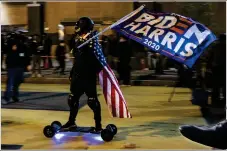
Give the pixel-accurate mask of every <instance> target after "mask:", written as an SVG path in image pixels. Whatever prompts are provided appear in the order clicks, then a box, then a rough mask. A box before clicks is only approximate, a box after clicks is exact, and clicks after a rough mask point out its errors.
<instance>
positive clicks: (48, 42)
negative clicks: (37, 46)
mask: <svg viewBox="0 0 227 151" xmlns="http://www.w3.org/2000/svg"><path fill="white" fill-rule="evenodd" d="M43 38H44V39H43V47H44V55H45V56H47V57H48V58H44V61H43V62H44V64H45V63H46V61H48V64H49V66H48V68H53V64H52V60H51V47H52V44H53V43H52V40H51V38H50V36H49V35H48V34H44V36H43Z"/></svg>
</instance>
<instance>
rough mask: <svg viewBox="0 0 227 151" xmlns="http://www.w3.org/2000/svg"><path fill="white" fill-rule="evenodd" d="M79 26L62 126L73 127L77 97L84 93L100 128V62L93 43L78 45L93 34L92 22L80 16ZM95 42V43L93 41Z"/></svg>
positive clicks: (96, 127)
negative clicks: (65, 114)
mask: <svg viewBox="0 0 227 151" xmlns="http://www.w3.org/2000/svg"><path fill="white" fill-rule="evenodd" d="M78 26H79V28H80V34H79V38H78V39H75V41H76V43H75V46H74V49H73V55H74V57H75V63H74V64H73V68H72V70H71V72H70V78H69V79H71V85H70V91H71V94H69V98H68V105H69V107H70V114H69V120H68V122H67V123H66V124H65V125H63V126H62V128H70V127H75V126H76V123H75V120H76V116H77V114H78V110H79V99H80V97H81V95H83V94H84V93H85V94H86V95H87V96H88V101H87V104H88V106H89V107H90V108H91V110H93V112H94V120H95V130H96V131H100V130H102V125H101V105H100V102H99V100H98V97H97V90H96V78H97V73H99V72H100V71H101V69H102V68H101V67H102V66H101V64H100V62H99V61H98V59H97V58H96V56H95V53H94V49H95V48H94V45H92V43H89V44H87V45H85V46H83V47H82V48H80V49H77V47H78V46H79V45H81V44H82V43H84V42H85V41H87V40H88V39H89V38H91V37H93V36H94V33H93V32H92V30H93V26H94V23H93V21H92V20H91V19H90V18H88V17H82V18H80V19H79V21H78ZM95 44H96V43H95Z"/></svg>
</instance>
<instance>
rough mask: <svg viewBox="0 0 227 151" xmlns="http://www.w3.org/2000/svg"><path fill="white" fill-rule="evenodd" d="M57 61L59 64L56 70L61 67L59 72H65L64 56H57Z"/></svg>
mask: <svg viewBox="0 0 227 151" xmlns="http://www.w3.org/2000/svg"><path fill="white" fill-rule="evenodd" d="M57 61H58V63H59V66H58V67H57V68H56V70H59V69H61V71H60V72H61V73H64V72H65V57H58V58H57Z"/></svg>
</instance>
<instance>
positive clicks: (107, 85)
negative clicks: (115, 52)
mask: <svg viewBox="0 0 227 151" xmlns="http://www.w3.org/2000/svg"><path fill="white" fill-rule="evenodd" d="M91 43H92V44H93V47H94V53H95V55H96V57H97V59H98V60H99V61H100V63H101V64H102V70H101V71H100V73H99V83H100V86H101V87H102V89H103V94H104V98H105V100H106V104H107V106H108V109H109V111H110V113H111V115H112V117H117V118H132V116H131V114H130V112H129V110H128V107H127V103H126V101H125V98H124V96H123V94H122V92H121V90H120V86H119V84H118V80H117V78H116V76H115V75H114V72H113V71H112V69H111V68H110V67H109V65H108V64H107V62H106V59H105V57H104V55H103V52H102V48H101V45H100V44H99V42H98V37H96V38H94V39H93V40H92V42H91Z"/></svg>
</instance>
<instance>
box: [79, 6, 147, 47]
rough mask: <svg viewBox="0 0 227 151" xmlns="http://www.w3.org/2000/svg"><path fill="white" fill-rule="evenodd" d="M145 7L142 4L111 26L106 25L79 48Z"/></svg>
mask: <svg viewBox="0 0 227 151" xmlns="http://www.w3.org/2000/svg"><path fill="white" fill-rule="evenodd" d="M144 7H145V5H142V6H140V7H139V8H137V9H136V10H134V11H133V12H131V13H129V14H128V15H126V16H124V17H123V18H121V19H120V20H118V21H117V22H115V23H113V24H112V25H110V26H109V27H106V28H105V29H104V30H103V31H101V32H99V33H98V34H96V35H95V36H93V37H92V38H90V39H88V40H87V41H85V42H84V43H82V44H81V45H79V46H78V47H77V48H78V49H80V48H81V47H83V46H84V45H86V44H87V43H89V42H90V41H91V40H92V39H94V38H96V37H98V36H100V35H101V34H103V33H104V32H106V31H107V30H109V29H111V28H113V27H114V26H116V25H118V24H120V23H122V22H123V21H125V20H127V19H128V18H130V17H132V16H134V15H135V14H136V13H138V12H139V11H141V10H142V9H143V8H144Z"/></svg>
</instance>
